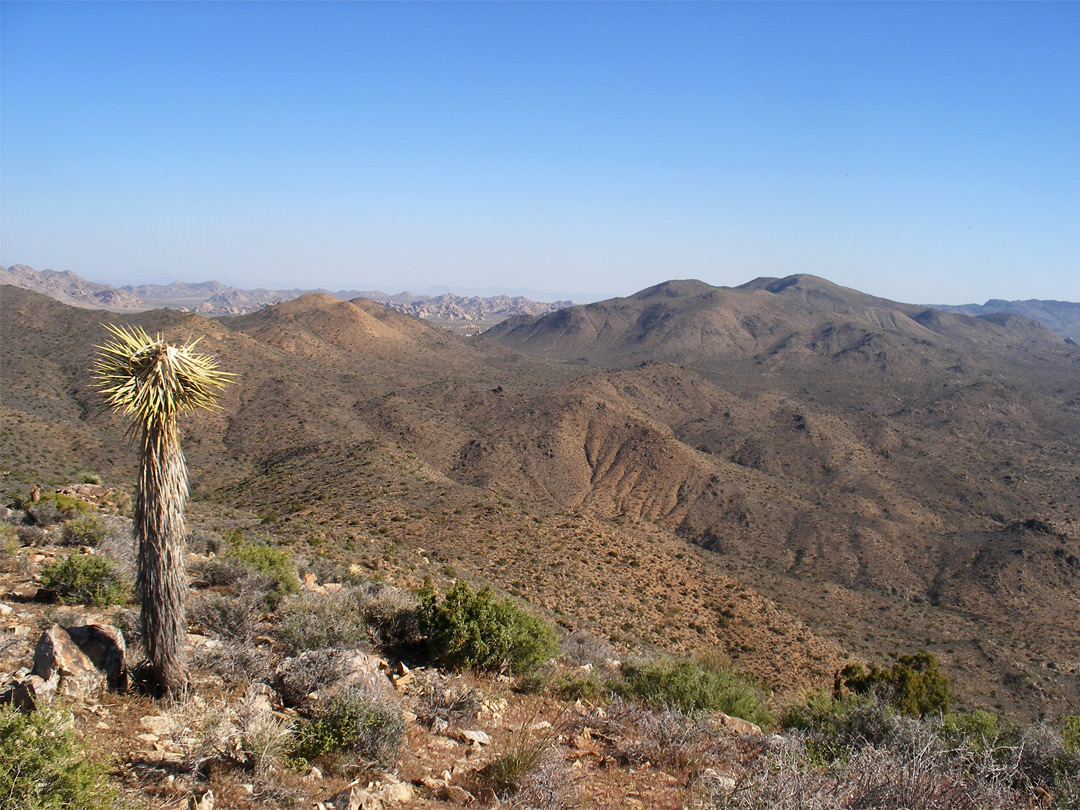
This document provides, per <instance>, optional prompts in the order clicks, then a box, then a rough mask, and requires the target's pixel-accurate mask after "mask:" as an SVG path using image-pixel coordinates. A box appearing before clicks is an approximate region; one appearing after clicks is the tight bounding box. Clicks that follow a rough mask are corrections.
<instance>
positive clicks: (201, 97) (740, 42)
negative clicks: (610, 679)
mask: <svg viewBox="0 0 1080 810" xmlns="http://www.w3.org/2000/svg"><path fill="white" fill-rule="evenodd" d="M0 37H2V42H0V45H2V49H0V50H2V56H0V68H2V70H0V91H2V93H0V98H2V112H3V115H2V117H0V163H2V169H3V184H2V187H0V213H2V225H0V263H2V264H3V265H4V266H9V265H12V264H25V265H28V266H30V267H33V268H35V269H37V270H43V269H52V270H58V271H62V270H71V271H73V272H75V273H77V274H78V275H80V276H82V277H84V278H87V279H89V280H91V281H96V282H101V283H107V284H113V285H116V286H122V285H125V284H136V285H137V284H142V283H161V284H168V283H171V282H173V281H176V280H182V281H190V282H197V281H205V280H211V279H213V280H217V281H221V282H222V283H225V284H229V285H231V286H235V287H242V288H255V287H263V288H270V289H289V288H297V287H299V288H303V289H314V288H324V289H329V290H342V289H345V290H349V289H357V290H362V289H368V290H381V291H385V292H388V293H396V292H401V291H403V290H409V291H412V292H418V291H423V290H430V289H432V288H436V287H447V288H449V289H451V290H454V291H459V290H460V291H468V290H494V289H506V290H530V291H532V292H534V293H536V294H537V295H539V296H544V297H545V300H551V299H554V298H556V297H557V298H572V299H573V300H575V301H585V300H590V299H591V300H595V299H596V298H598V297H607V296H614V295H628V294H631V293H633V292H636V291H638V290H640V289H643V288H646V287H649V286H651V285H653V284H656V283H659V282H661V281H665V280H668V279H672V278H697V279H700V280H702V281H705V282H707V283H710V284H715V285H721V286H737V285H739V284H742V283H745V282H747V281H750V280H752V279H753V278H756V277H759V276H776V277H782V276H786V275H790V274H793V273H810V274H813V275H817V276H821V277H823V278H826V279H828V280H830V281H832V282H835V283H837V284H841V285H843V286H846V287H852V288H855V289H858V290H860V291H863V292H867V293H870V294H873V295H878V296H881V297H884V298H890V299H893V300H897V301H905V302H918V303H938V304H966V303H979V302H982V301H986V300H988V299H993V298H998V299H1006V300H1014V299H1052V300H1068V301H1080V228H1078V227H1077V225H1076V223H1077V222H1080V148H1078V146H1077V139H1076V133H1077V132H1080V5H1078V4H1075V3H1069V4H989V3H984V4H945V3H939V4H845V3H836V4H820V3H797V4H796V3H790V4H786V3H765V4H750V3H746V4H744V3H685V4H683V3H587V4H558V3H536V4H525V3H515V4H480V3H477V4H464V3H461V4H459V3H439V4H412V3H290V2H282V3H214V4H189V3H44V4H43V3H24V2H3V3H2V5H0ZM459 294H467V293H465V292H462V293H459ZM530 297H533V296H530Z"/></svg>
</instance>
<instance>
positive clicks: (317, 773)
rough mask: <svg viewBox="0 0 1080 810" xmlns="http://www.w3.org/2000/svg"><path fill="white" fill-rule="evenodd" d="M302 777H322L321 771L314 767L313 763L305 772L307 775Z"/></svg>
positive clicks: (313, 778) (312, 778)
mask: <svg viewBox="0 0 1080 810" xmlns="http://www.w3.org/2000/svg"><path fill="white" fill-rule="evenodd" d="M304 778H305V779H311V780H316V779H322V778H323V777H322V771H320V770H319V769H318V768H316V767H315V766H314V765H312V766H311V770H309V771H308V772H307V775H306V776H305V777H304Z"/></svg>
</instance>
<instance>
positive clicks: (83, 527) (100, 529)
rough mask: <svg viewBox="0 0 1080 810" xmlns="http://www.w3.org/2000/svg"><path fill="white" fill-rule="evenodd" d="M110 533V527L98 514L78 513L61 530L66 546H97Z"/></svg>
mask: <svg viewBox="0 0 1080 810" xmlns="http://www.w3.org/2000/svg"><path fill="white" fill-rule="evenodd" d="M108 535H109V527H108V526H107V525H106V523H105V521H104V520H102V519H101V517H99V516H98V515H92V514H87V515H78V516H77V517H73V518H71V520H69V521H67V522H65V523H64V526H63V528H62V529H61V530H60V536H61V538H62V539H63V544H64V545H66V546H96V545H99V544H100V543H101V541H102V540H104V539H105V538H106V537H107V536H108Z"/></svg>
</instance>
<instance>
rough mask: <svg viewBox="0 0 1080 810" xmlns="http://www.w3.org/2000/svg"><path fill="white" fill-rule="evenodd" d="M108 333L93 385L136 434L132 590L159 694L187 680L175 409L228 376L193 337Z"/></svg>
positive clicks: (213, 393) (189, 406) (182, 468)
mask: <svg viewBox="0 0 1080 810" xmlns="http://www.w3.org/2000/svg"><path fill="white" fill-rule="evenodd" d="M105 329H107V330H108V332H109V335H110V339H109V340H107V341H106V342H105V344H104V345H102V346H98V347H97V349H98V352H99V354H98V357H97V363H96V365H95V366H94V374H95V377H96V386H97V388H99V389H100V390H101V393H102V395H103V396H104V398H105V402H106V404H107V405H108V406H109V407H110V408H112V410H114V411H116V412H119V413H122V414H124V415H125V416H128V417H130V418H131V420H132V422H131V427H130V429H129V435H130V436H131V438H132V439H133V440H134V439H138V441H139V444H138V447H139V478H138V481H137V483H136V493H135V520H134V524H133V531H134V535H135V541H136V543H137V544H138V549H139V551H138V576H137V578H136V582H135V589H136V592H137V593H138V596H139V601H140V602H141V605H142V630H143V640H144V643H145V645H146V651H147V656H148V658H149V669H150V679H151V680H152V682H153V683H154V684H155V685H156V686H157V687H158V689H160V691H161V692H162V694H165V695H175V694H176V693H177V692H178V691H179V690H181V689H183V688H184V686H185V684H186V683H187V675H188V671H187V658H186V650H185V642H186V638H187V636H186V624H185V620H186V617H185V606H184V596H185V592H186V584H185V581H184V534H185V532H184V507H185V505H186V503H187V496H188V479H187V466H186V465H185V463H184V454H183V452H182V451H181V449H180V429H179V426H178V425H177V416H179V414H180V413H182V412H185V411H195V410H197V409H199V408H212V407H215V403H216V399H217V392H218V390H219V389H220V388H222V387H223V386H224V385H225V384H226V383H228V382H230V381H231V377H232V375H231V374H229V373H227V372H223V371H220V370H219V369H218V365H217V362H216V360H215V359H214V358H212V357H210V356H209V355H204V354H197V353H196V352H195V351H194V349H195V347H196V345H197V344H198V342H199V341H198V340H194V341H191V342H189V343H185V344H183V345H179V346H173V345H170V344H169V343H166V342H165V340H164V338H163V337H162V336H161V335H160V334H159V335H157V336H156V337H153V338H151V337H150V336H149V335H148V334H147V333H146V331H145V330H143V329H142V328H141V327H137V326H136V327H133V328H131V329H128V328H125V327H123V326H116V325H113V324H105Z"/></svg>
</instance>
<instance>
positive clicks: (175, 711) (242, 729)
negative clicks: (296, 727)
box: [159, 689, 294, 776]
mask: <svg viewBox="0 0 1080 810" xmlns="http://www.w3.org/2000/svg"><path fill="white" fill-rule="evenodd" d="M164 716H165V718H166V722H165V723H163V724H162V726H160V727H159V728H160V729H161V730H162V731H165V732H166V733H167V736H168V739H169V742H170V743H171V745H172V746H173V748H174V750H175V751H177V752H178V753H179V754H180V765H181V766H182V767H183V768H184V769H186V770H188V771H189V772H191V773H205V772H206V771H207V769H208V767H210V765H211V763H220V764H225V765H227V766H231V767H240V768H243V769H245V770H247V771H251V772H253V773H255V774H257V775H263V776H268V775H270V774H272V773H274V772H275V771H279V770H280V769H281V767H282V765H281V763H282V760H283V758H284V757H285V755H286V754H287V752H288V751H289V748H290V746H291V745H292V741H293V736H294V733H293V729H292V724H291V722H290V721H289V720H287V719H284V718H282V717H279V716H278V715H276V714H274V712H273V711H271V709H270V707H269V705H268V702H267V701H266V698H265V697H264V696H262V695H260V694H259V693H258V692H256V691H255V690H254V689H249V690H248V691H247V693H246V694H245V695H244V697H243V698H242V699H241V700H240V701H238V702H236V703H229V702H228V701H227V700H225V699H224V698H222V699H219V700H209V701H208V700H206V699H205V698H203V697H201V696H199V695H190V696H188V697H186V698H185V699H184V700H181V701H178V702H177V703H176V704H175V705H173V706H172V707H171V708H170V709H169V711H168V712H166V713H165V715H164Z"/></svg>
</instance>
